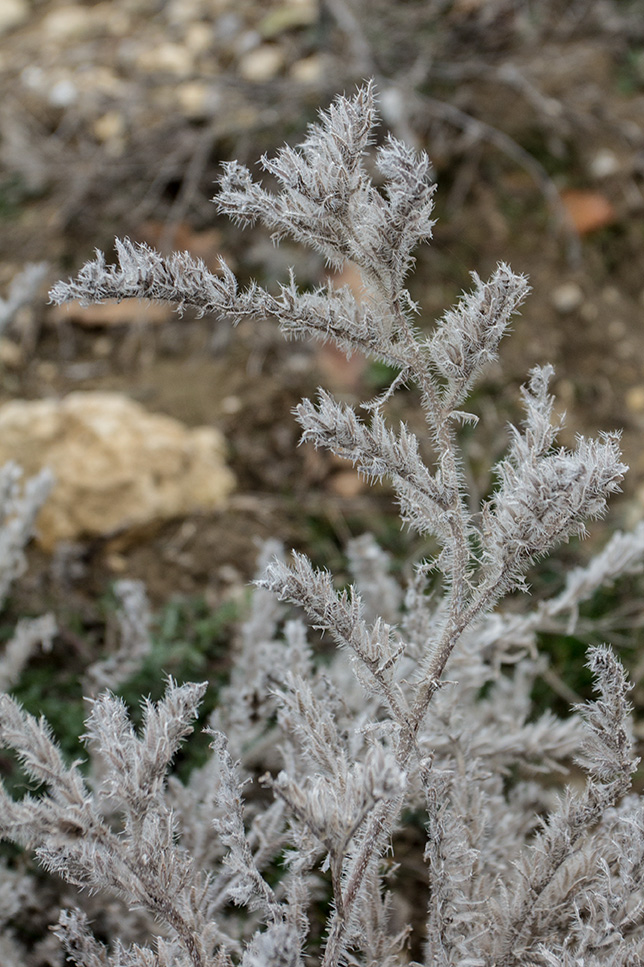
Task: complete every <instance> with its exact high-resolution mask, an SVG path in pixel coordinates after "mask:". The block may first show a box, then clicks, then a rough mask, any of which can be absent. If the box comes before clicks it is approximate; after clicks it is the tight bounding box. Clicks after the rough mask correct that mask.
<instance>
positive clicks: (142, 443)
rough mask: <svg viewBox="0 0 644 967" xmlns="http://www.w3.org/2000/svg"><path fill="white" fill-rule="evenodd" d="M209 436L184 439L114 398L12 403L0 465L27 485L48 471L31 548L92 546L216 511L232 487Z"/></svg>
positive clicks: (199, 433)
mask: <svg viewBox="0 0 644 967" xmlns="http://www.w3.org/2000/svg"><path fill="white" fill-rule="evenodd" d="M223 449H224V443H223V439H222V437H221V434H220V433H219V432H218V431H217V430H216V429H214V428H212V427H205V426H204V427H197V428H196V429H191V428H189V427H186V426H185V425H184V424H182V423H180V422H179V421H178V420H175V419H173V418H172V417H169V416H164V415H161V414H155V413H149V412H147V411H146V410H145V409H144V408H143V407H142V406H140V405H139V404H138V403H135V402H133V401H132V400H130V399H128V398H127V397H125V396H123V395H121V394H119V393H100V392H88V393H82V392H77V393H70V394H69V396H66V397H65V398H64V399H63V400H36V401H24V400H14V401H12V402H10V403H7V404H5V405H4V406H3V407H0V463H5V462H6V461H7V460H15V461H16V462H17V463H18V464H19V465H20V466H21V467H22V468H23V470H24V471H25V474H26V475H27V476H30V475H32V474H33V473H35V472H36V471H37V470H39V469H41V468H42V467H45V466H47V467H50V469H51V470H52V471H53V473H54V476H55V478H56V485H55V487H54V490H53V492H52V494H51V496H50V498H49V500H48V502H47V503H46V505H45V506H44V507H43V509H42V511H41V513H40V516H39V519H38V540H39V543H40V544H41V545H42V546H43V547H44V548H45V549H46V550H51V549H53V548H54V546H55V545H56V543H57V542H58V541H61V540H77V539H79V538H81V537H83V536H97V535H105V534H110V533H113V532H114V531H117V530H121V529H123V528H127V527H131V526H133V525H141V524H144V523H147V522H150V521H154V520H166V519H169V518H172V517H178V516H181V515H184V514H189V513H195V512H199V511H209V510H213V509H215V508H217V507H220V506H221V505H222V503H223V502H224V501H225V499H226V497H227V496H228V494H229V493H230V492H231V490H232V488H233V486H234V478H233V475H232V473H231V471H230V470H229V469H228V468H227V467H226V466H225V464H224V462H223Z"/></svg>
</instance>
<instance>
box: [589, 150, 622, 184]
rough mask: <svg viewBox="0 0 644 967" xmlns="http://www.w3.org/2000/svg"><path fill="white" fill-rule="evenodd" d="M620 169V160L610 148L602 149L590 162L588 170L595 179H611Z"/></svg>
mask: <svg viewBox="0 0 644 967" xmlns="http://www.w3.org/2000/svg"><path fill="white" fill-rule="evenodd" d="M619 169H620V163H619V158H618V157H617V155H616V154H615V153H614V152H613V151H610V150H609V149H608V148H602V149H601V150H599V151H598V152H597V154H596V155H595V156H594V157H593V158H592V159H591V160H590V163H589V165H588V170H589V171H590V174H591V175H592V176H593V178H597V179H601V178H609V177H610V176H611V175H616V174H617V173H618V171H619Z"/></svg>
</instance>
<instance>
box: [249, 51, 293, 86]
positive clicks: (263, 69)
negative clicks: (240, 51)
mask: <svg viewBox="0 0 644 967" xmlns="http://www.w3.org/2000/svg"><path fill="white" fill-rule="evenodd" d="M283 66H284V52H283V51H282V50H281V48H279V47H277V46H275V45H273V44H262V45H261V46H259V47H255V49H254V50H250V51H248V53H246V54H244V56H243V57H241V58H240V61H239V73H240V74H241V76H242V77H243V78H244V80H247V81H253V82H254V83H257V84H259V83H262V82H264V81H270V80H272V79H273V78H274V77H276V76H277V74H279V72H280V71H281V69H282V67H283Z"/></svg>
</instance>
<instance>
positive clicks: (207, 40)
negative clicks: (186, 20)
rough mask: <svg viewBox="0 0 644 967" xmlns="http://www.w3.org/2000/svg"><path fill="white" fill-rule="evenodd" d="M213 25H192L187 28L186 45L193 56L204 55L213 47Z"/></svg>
mask: <svg viewBox="0 0 644 967" xmlns="http://www.w3.org/2000/svg"><path fill="white" fill-rule="evenodd" d="M212 42H213V29H212V24H207V23H201V22H199V23H192V24H188V26H187V27H186V32H185V37H184V43H185V45H186V47H187V48H188V50H189V51H191V52H192V53H193V54H203V53H205V51H207V50H209V49H210V48H211V47H212Z"/></svg>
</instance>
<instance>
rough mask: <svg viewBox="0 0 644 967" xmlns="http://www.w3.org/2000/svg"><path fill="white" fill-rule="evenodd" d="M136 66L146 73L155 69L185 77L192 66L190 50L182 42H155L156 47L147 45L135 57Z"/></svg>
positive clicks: (153, 71)
mask: <svg viewBox="0 0 644 967" xmlns="http://www.w3.org/2000/svg"><path fill="white" fill-rule="evenodd" d="M137 64H138V67H139V68H140V69H141V70H143V71H146V72H147V73H150V74H152V73H155V72H156V71H162V72H167V73H169V74H176V75H177V77H185V76H186V75H187V74H190V73H191V72H192V70H193V67H194V62H193V58H192V54H191V52H190V51H189V50H188V48H187V47H184V46H183V44H172V43H170V42H168V43H165V44H157V45H156V47H149V48H148V49H147V50H143V51H141V53H140V54H139V56H138V58H137Z"/></svg>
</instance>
